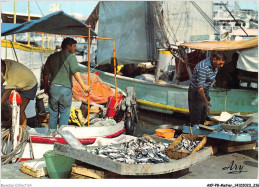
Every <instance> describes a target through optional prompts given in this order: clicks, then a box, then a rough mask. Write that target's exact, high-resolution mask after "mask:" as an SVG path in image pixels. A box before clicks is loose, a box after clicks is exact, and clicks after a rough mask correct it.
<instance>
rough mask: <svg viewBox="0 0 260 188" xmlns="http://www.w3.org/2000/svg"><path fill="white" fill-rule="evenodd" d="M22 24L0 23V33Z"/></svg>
mask: <svg viewBox="0 0 260 188" xmlns="http://www.w3.org/2000/svg"><path fill="white" fill-rule="evenodd" d="M21 25H22V24H14V23H1V33H5V32H7V31H10V30H13V29H14V28H17V27H19V26H21Z"/></svg>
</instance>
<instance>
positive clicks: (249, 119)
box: [222, 115, 253, 132]
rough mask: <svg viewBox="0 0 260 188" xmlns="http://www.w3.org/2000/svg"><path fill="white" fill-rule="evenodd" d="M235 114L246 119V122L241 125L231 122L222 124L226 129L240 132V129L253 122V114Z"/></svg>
mask: <svg viewBox="0 0 260 188" xmlns="http://www.w3.org/2000/svg"><path fill="white" fill-rule="evenodd" d="M235 116H237V117H241V118H243V119H244V120H246V121H245V122H244V123H242V124H241V125H231V124H227V123H226V122H225V123H223V124H222V128H223V129H224V130H229V131H236V132H239V131H241V130H243V129H244V128H246V127H247V126H248V125H249V124H250V123H252V122H253V117H252V116H241V115H235Z"/></svg>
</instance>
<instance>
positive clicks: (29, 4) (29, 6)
mask: <svg viewBox="0 0 260 188" xmlns="http://www.w3.org/2000/svg"><path fill="white" fill-rule="evenodd" d="M30 8H31V3H30V1H28V21H30V20H31V17H30ZM30 34H31V33H30V32H28V45H30Z"/></svg>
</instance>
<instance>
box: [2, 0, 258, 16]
mask: <svg viewBox="0 0 260 188" xmlns="http://www.w3.org/2000/svg"><path fill="white" fill-rule="evenodd" d="M57 3H59V4H60V5H61V10H63V11H64V12H65V13H67V14H72V13H74V14H75V13H76V14H80V15H82V16H83V17H88V16H89V15H90V14H91V12H92V11H93V10H94V8H95V6H96V5H97V3H98V1H86V0H85V1H84V0H81V1H64V0H63V1H62V0H60V1H38V0H37V1H35V0H31V1H30V4H31V5H30V6H31V10H30V12H31V14H37V15H42V13H43V14H44V15H47V14H49V13H50V5H51V4H57ZM230 3H231V4H232V2H230ZM37 4H38V5H37ZM16 6H17V9H16V12H17V13H24V14H27V13H28V1H24V0H23V1H21V0H17V5H16ZM239 6H240V8H241V9H253V10H258V3H257V1H239ZM1 11H3V12H14V1H10V0H1ZM41 12H42V13H41Z"/></svg>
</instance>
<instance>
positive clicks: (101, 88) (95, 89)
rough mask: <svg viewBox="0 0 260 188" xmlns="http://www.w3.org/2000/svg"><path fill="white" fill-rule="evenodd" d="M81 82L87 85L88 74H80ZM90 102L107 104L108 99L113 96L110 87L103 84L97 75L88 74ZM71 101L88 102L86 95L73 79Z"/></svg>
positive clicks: (113, 93)
mask: <svg viewBox="0 0 260 188" xmlns="http://www.w3.org/2000/svg"><path fill="white" fill-rule="evenodd" d="M80 75H81V78H82V80H83V81H84V82H85V83H86V84H88V73H81V74H80ZM90 87H91V89H90V102H94V103H97V104H103V103H107V101H108V97H109V96H113V95H115V92H114V90H113V89H111V87H110V85H109V84H107V83H105V82H103V81H102V80H101V79H100V78H99V77H98V76H97V75H95V74H93V73H91V74H90ZM72 94H73V98H72V99H73V100H79V101H80V100H81V101H86V102H87V101H88V93H87V92H85V91H84V90H83V89H82V87H81V86H80V85H79V83H78V82H77V81H76V79H75V78H74V77H73V88H72Z"/></svg>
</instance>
